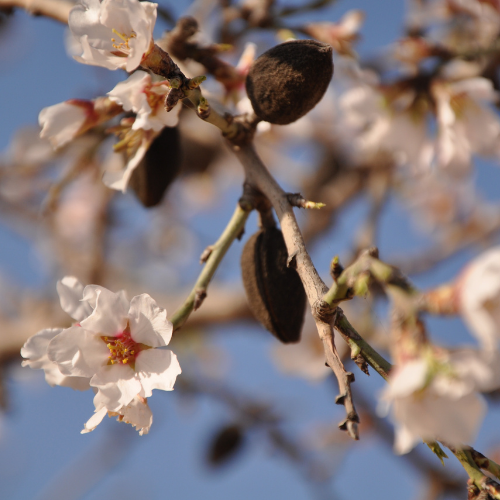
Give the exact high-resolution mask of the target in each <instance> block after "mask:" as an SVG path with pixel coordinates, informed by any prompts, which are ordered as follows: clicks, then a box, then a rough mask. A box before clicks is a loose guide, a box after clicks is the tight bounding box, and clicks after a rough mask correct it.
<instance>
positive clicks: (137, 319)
mask: <svg viewBox="0 0 500 500" xmlns="http://www.w3.org/2000/svg"><path fill="white" fill-rule="evenodd" d="M128 317H129V324H130V334H131V336H132V338H133V339H134V340H135V341H136V342H139V343H141V344H146V345H149V346H151V347H160V346H164V345H167V344H168V343H169V342H170V339H171V338H172V329H173V326H172V323H170V321H168V320H167V311H166V310H165V309H162V308H161V307H159V306H158V304H157V303H156V302H155V300H153V299H152V298H151V297H150V296H149V295H148V294H147V293H143V294H142V295H136V296H135V297H134V298H133V299H132V300H131V301H130V309H129V311H128Z"/></svg>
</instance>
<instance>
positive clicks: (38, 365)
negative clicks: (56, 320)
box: [21, 328, 90, 391]
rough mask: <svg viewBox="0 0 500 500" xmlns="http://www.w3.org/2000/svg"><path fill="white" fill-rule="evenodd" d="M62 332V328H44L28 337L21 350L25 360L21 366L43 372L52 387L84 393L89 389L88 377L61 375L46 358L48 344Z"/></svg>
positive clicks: (54, 364) (55, 365)
mask: <svg viewBox="0 0 500 500" xmlns="http://www.w3.org/2000/svg"><path fill="white" fill-rule="evenodd" d="M62 331H63V330H62V328H46V329H45V330H41V331H39V332H38V333H37V334H35V335H33V337H30V338H29V339H28V340H27V341H26V343H25V344H24V346H23V348H22V349H21V356H22V357H23V358H26V359H25V360H24V361H23V362H22V366H29V367H30V368H33V369H40V370H43V371H44V372H45V380H46V381H47V383H48V384H49V385H51V386H52V387H54V386H55V385H61V386H64V387H71V388H72V389H76V390H78V391H85V390H87V389H89V388H90V385H89V382H90V379H89V378H88V377H72V376H67V375H63V374H62V373H61V371H60V370H59V368H58V366H57V364H56V363H54V362H53V361H51V360H50V359H49V358H48V356H47V347H48V345H49V342H50V341H51V340H52V339H53V338H54V337H55V336H56V335H59V334H60V333H61V332H62Z"/></svg>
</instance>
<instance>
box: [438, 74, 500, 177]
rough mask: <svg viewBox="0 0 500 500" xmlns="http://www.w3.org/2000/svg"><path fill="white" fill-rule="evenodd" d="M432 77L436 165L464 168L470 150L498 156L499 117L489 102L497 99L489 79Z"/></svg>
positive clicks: (464, 169) (475, 152) (466, 168)
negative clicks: (436, 127) (436, 124)
mask: <svg viewBox="0 0 500 500" xmlns="http://www.w3.org/2000/svg"><path fill="white" fill-rule="evenodd" d="M454 72H455V70H454V69H453V68H451V69H450V70H449V73H450V74H449V76H448V78H447V79H444V78H441V79H435V80H434V81H433V83H432V86H431V93H432V95H433V97H434V99H435V102H436V112H437V123H438V138H437V147H436V149H437V151H436V152H437V162H438V165H439V166H440V167H443V168H449V169H454V170H456V171H458V172H464V171H467V170H468V169H469V167H470V164H471V159H472V155H473V154H478V155H483V156H489V157H497V158H498V157H500V147H499V139H500V121H499V120H498V117H497V116H496V114H495V113H494V112H493V110H492V109H490V107H489V105H491V103H493V102H495V101H496V99H497V93H496V92H495V90H494V88H493V84H492V83H491V81H490V80H488V79H486V78H482V77H470V78H463V79H459V80H454V79H453V76H454V75H453V73H454Z"/></svg>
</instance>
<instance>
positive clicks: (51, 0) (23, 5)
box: [0, 0, 75, 24]
mask: <svg viewBox="0 0 500 500" xmlns="http://www.w3.org/2000/svg"><path fill="white" fill-rule="evenodd" d="M74 6H75V4H74V3H73V2H68V1H67V0H0V8H2V9H11V8H14V7H18V8H20V9H24V10H25V11H26V12H28V13H29V14H32V15H34V16H45V17H50V18H52V19H55V20H56V21H59V22H61V23H64V24H67V23H68V17H69V11H70V10H71V9H72V8H73V7H74Z"/></svg>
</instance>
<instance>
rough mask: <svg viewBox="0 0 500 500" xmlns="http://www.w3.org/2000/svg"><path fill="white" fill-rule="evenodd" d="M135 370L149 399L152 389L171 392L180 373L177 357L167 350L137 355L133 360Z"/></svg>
mask: <svg viewBox="0 0 500 500" xmlns="http://www.w3.org/2000/svg"><path fill="white" fill-rule="evenodd" d="M135 370H136V372H137V375H138V377H139V379H140V381H141V384H142V387H143V388H144V394H145V396H146V397H147V398H149V397H150V396H151V394H152V390H153V389H161V390H163V391H171V390H173V388H174V384H175V379H176V378H177V375H179V374H180V373H181V367H180V366H179V361H177V356H176V355H175V354H174V353H173V352H172V351H169V350H167V349H148V350H146V351H142V352H140V353H139V355H138V356H137V358H136V360H135Z"/></svg>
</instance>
